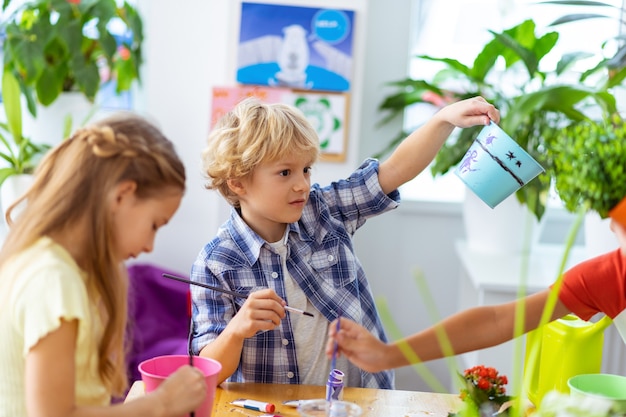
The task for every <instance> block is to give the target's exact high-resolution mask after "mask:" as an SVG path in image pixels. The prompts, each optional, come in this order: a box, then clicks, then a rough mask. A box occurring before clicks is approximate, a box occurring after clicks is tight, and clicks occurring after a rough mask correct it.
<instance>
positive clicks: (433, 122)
mask: <svg viewBox="0 0 626 417" xmlns="http://www.w3.org/2000/svg"><path fill="white" fill-rule="evenodd" d="M490 120H493V121H494V122H496V123H497V122H499V121H500V112H499V111H498V110H497V109H496V108H495V107H494V106H493V105H491V104H489V103H487V102H486V101H485V99H483V98H482V97H474V98H470V99H466V100H462V101H459V102H456V103H453V104H450V105H448V106H446V107H444V108H442V109H441V110H439V111H438V112H437V113H435V115H433V117H432V118H431V119H430V120H429V121H428V122H426V123H425V124H424V125H422V126H421V127H420V128H419V129H417V130H416V131H415V132H413V133H411V134H410V135H409V136H408V137H407V138H406V139H405V140H404V141H403V142H402V143H401V144H400V145H399V146H398V147H397V149H396V150H395V151H394V152H393V153H392V154H391V156H390V157H389V159H387V160H386V161H384V162H382V163H381V164H380V167H379V171H378V180H379V182H380V185H381V187H382V189H383V191H384V192H385V194H388V193H390V192H391V191H393V190H395V189H396V188H398V187H399V186H401V185H402V184H404V183H405V182H407V181H410V180H412V179H413V178H415V177H416V176H417V175H418V174H419V173H420V172H422V171H423V170H424V169H425V168H426V167H427V166H428V164H430V163H431V161H432V160H433V158H434V157H435V155H436V154H437V152H438V151H439V149H440V148H441V146H442V145H443V144H444V142H445V141H446V139H447V138H448V136H450V134H451V133H452V131H453V130H454V128H455V127H461V128H465V127H471V126H475V125H488V124H489V121H490Z"/></svg>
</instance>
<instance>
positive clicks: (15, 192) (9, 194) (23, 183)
mask: <svg viewBox="0 0 626 417" xmlns="http://www.w3.org/2000/svg"><path fill="white" fill-rule="evenodd" d="M34 178H35V177H34V176H33V175H30V174H21V175H12V176H10V177H8V178H7V179H6V180H5V181H4V182H3V183H2V187H0V204H1V205H2V220H3V221H4V219H5V218H6V211H7V209H8V208H9V206H10V205H11V204H13V203H14V202H15V201H16V200H17V199H18V198H19V197H21V196H22V195H23V194H24V193H25V192H26V190H28V188H29V187H30V186H31V185H32V183H33V181H34ZM20 207H22V206H21V205H20V206H18V207H17V208H16V209H15V210H14V211H13V213H12V218H14V219H15V218H16V217H17V216H18V215H19V214H20V212H21V210H22V209H21V208H20Z"/></svg>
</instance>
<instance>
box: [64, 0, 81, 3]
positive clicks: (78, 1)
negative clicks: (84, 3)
mask: <svg viewBox="0 0 626 417" xmlns="http://www.w3.org/2000/svg"><path fill="white" fill-rule="evenodd" d="M67 2H68V3H72V4H80V0H67Z"/></svg>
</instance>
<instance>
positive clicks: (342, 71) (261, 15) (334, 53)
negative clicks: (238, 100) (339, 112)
mask: <svg viewBox="0 0 626 417" xmlns="http://www.w3.org/2000/svg"><path fill="white" fill-rule="evenodd" d="M353 26H354V11H351V10H338V9H322V8H313V7H298V6H285V5H277V4H264V3H247V2H244V3H242V5H241V22H240V32H239V44H238V46H237V82H240V83H242V84H254V85H267V86H274V87H288V88H292V89H293V88H295V89H306V90H323V91H348V90H349V89H350V82H351V80H352V41H353V39H352V38H353V37H352V34H353Z"/></svg>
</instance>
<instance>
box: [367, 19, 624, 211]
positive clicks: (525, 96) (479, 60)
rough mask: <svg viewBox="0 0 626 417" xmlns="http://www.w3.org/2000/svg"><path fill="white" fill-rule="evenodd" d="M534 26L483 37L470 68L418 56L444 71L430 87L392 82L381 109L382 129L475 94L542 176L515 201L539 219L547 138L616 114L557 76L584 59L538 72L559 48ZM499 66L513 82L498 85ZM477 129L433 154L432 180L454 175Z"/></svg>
mask: <svg viewBox="0 0 626 417" xmlns="http://www.w3.org/2000/svg"><path fill="white" fill-rule="evenodd" d="M535 28H536V27H535V23H534V21H533V20H532V19H529V20H526V21H524V22H522V23H520V24H518V25H516V26H514V27H512V28H510V29H507V30H504V31H502V32H501V33H496V32H490V33H491V34H492V35H493V38H492V39H491V40H490V41H489V42H488V43H487V44H486V45H484V47H483V49H482V50H481V51H480V52H479V54H478V55H477V56H476V57H475V59H474V61H473V63H472V65H465V64H463V63H461V62H459V61H458V60H456V59H454V58H438V57H432V56H427V55H420V56H419V58H420V59H424V60H429V61H436V62H439V63H441V64H442V65H443V66H444V68H443V69H442V70H441V71H439V72H438V73H437V74H436V75H435V76H434V77H433V79H432V80H425V79H411V78H408V79H405V80H401V81H397V82H392V83H391V85H394V86H395V87H397V91H395V92H393V93H392V94H390V95H389V96H388V97H386V98H385V99H384V101H383V102H382V104H381V105H380V109H381V110H383V111H387V112H388V115H387V117H386V118H384V119H383V120H382V122H381V123H386V122H388V121H389V120H391V119H392V118H394V117H395V116H396V115H398V114H401V113H402V112H403V111H404V110H405V109H406V107H408V106H410V105H413V104H415V103H427V104H431V105H435V106H437V105H440V103H441V102H443V103H446V102H450V101H456V100H460V99H464V98H467V97H471V96H476V95H481V96H483V97H484V98H485V99H486V100H488V101H490V102H491V103H493V104H494V105H496V106H497V107H498V108H499V109H500V112H501V121H500V127H502V129H503V130H504V131H506V132H507V133H508V134H509V135H510V136H511V137H513V138H515V140H516V141H517V142H518V143H519V144H520V146H522V147H523V148H524V149H525V150H526V151H527V152H528V153H529V154H530V155H531V156H532V157H533V158H535V159H536V160H537V161H538V162H539V163H540V164H541V165H542V166H543V167H544V168H545V169H546V173H545V174H542V175H539V176H538V177H537V178H535V179H534V180H533V181H531V182H530V183H529V184H527V185H525V186H524V187H522V188H521V189H520V190H518V191H517V192H516V196H517V198H518V200H519V201H520V202H521V203H523V204H526V205H527V206H528V208H529V209H530V211H531V212H532V213H533V214H534V215H535V216H536V218H537V219H540V218H541V217H542V216H543V214H544V212H545V207H546V203H547V198H548V193H549V189H550V185H551V180H552V176H551V170H550V166H549V163H548V162H549V161H548V160H546V158H545V143H546V139H547V138H548V137H550V136H551V135H554V134H555V133H556V132H557V131H558V130H559V129H560V128H562V127H564V126H566V125H568V124H570V123H572V122H578V121H582V120H587V119H589V117H590V116H589V115H588V113H590V112H593V111H597V110H598V109H600V111H601V112H602V114H606V115H608V114H612V113H614V112H615V110H616V108H615V98H614V97H613V96H612V94H610V93H609V91H608V90H607V88H606V87H605V86H601V87H593V86H589V87H587V86H585V85H582V84H580V83H579V82H573V83H572V82H565V81H563V80H562V76H563V75H569V74H566V73H567V70H568V69H569V68H571V65H572V64H573V63H574V62H576V61H577V60H578V59H581V58H582V57H586V56H588V54H583V53H579V54H573V55H567V56H563V57H562V58H561V60H560V61H559V63H558V65H557V66H556V68H555V69H554V70H551V71H546V70H545V69H543V68H542V64H543V61H544V58H545V57H547V56H548V54H549V53H550V51H552V49H553V48H554V46H555V45H556V43H557V41H558V37H559V35H558V33H556V32H549V33H546V34H544V35H542V36H537V35H536V34H535ZM498 63H502V64H503V65H504V71H503V73H502V74H506V73H514V74H516V77H515V78H512V79H511V80H507V81H503V80H501V79H499V78H498ZM481 128H482V127H480V126H477V127H474V128H469V129H463V130H462V131H460V133H459V135H458V136H457V138H456V141H449V142H447V143H446V144H445V145H444V147H443V148H442V149H441V150H440V152H439V153H438V154H437V157H436V159H435V162H434V164H433V165H432V167H431V173H432V174H433V175H434V176H436V175H440V174H444V173H446V172H448V171H449V170H451V169H452V168H454V167H455V166H456V165H458V163H459V162H460V161H461V159H462V158H463V156H464V154H465V152H466V151H467V149H468V148H469V147H470V145H471V143H472V141H473V140H474V138H475V137H476V135H477V133H478V131H479V130H480V129H481ZM405 135H406V132H400V133H399V134H398V135H397V136H396V137H395V138H393V139H392V140H391V141H390V142H389V143H388V145H387V147H386V148H385V149H384V150H383V151H381V152H380V153H379V155H381V154H384V153H386V152H387V151H388V150H390V149H391V148H393V147H395V145H396V144H397V143H398V142H399V140H401V138H403V137H404V136H405Z"/></svg>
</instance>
